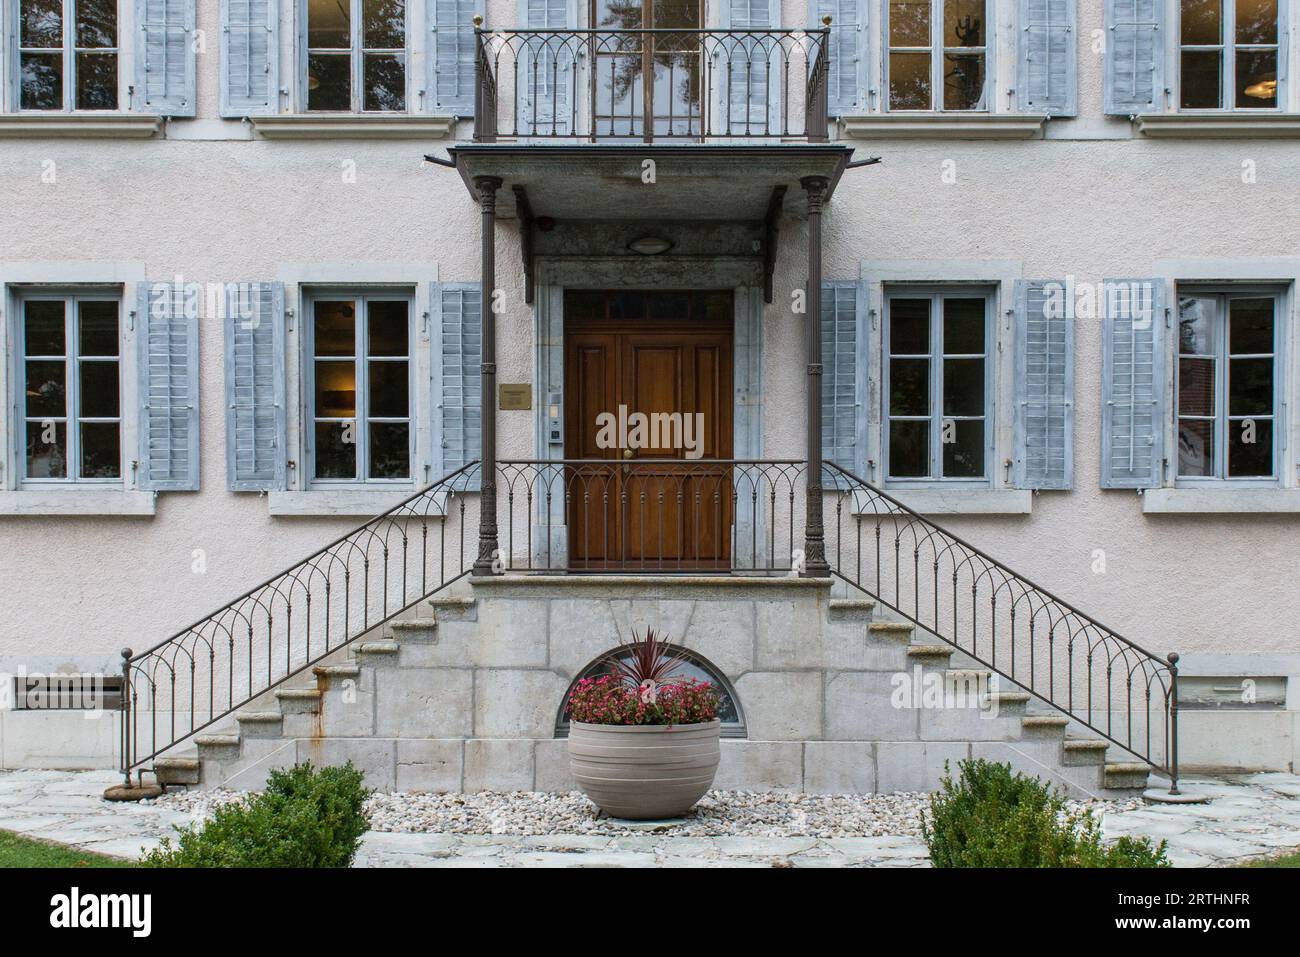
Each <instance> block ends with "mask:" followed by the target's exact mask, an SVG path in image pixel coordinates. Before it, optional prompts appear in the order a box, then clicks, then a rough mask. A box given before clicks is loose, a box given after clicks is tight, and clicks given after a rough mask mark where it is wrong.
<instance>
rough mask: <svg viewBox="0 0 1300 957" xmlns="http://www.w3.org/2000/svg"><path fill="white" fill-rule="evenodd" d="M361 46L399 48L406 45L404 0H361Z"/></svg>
mask: <svg viewBox="0 0 1300 957" xmlns="http://www.w3.org/2000/svg"><path fill="white" fill-rule="evenodd" d="M361 26H362V29H363V31H364V33H363V39H362V41H361V42H362V46H365V47H367V48H368V49H371V50H400V49H402V48H403V47H405V46H406V0H362V7H361Z"/></svg>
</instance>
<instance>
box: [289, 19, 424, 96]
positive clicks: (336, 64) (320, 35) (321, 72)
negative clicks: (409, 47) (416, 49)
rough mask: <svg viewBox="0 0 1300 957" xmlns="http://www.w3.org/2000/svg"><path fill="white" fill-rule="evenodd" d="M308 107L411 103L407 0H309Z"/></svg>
mask: <svg viewBox="0 0 1300 957" xmlns="http://www.w3.org/2000/svg"><path fill="white" fill-rule="evenodd" d="M306 72H307V82H306V89H307V109H308V110H311V111H322V112H343V113H346V112H353V113H356V112H366V113H395V112H401V111H403V110H405V109H406V0H307V64H306Z"/></svg>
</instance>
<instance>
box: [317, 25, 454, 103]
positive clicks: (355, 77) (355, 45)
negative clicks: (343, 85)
mask: <svg viewBox="0 0 1300 957" xmlns="http://www.w3.org/2000/svg"><path fill="white" fill-rule="evenodd" d="M412 3H413V0H405V23H404V26H403V32H402V41H403V43H402V48H401V49H400V50H397V49H390V48H382V49H381V48H379V47H365V46H363V45H362V42H363V41H364V39H365V36H364V31H365V26H364V23H363V18H362V13H363V11H364V6H365V0H348V11H349V17H350V22H349V27H350V32H349V38H348V39H349V42H350V46H349V47H348V58H349V60H350V64H351V68H350V70H349V75H350V77H351V79H352V93H351V106H350V108H349V109H347V110H312V109H309V108H308V99H309V94H310V91H309V90H308V88H307V71H308V67H309V65H310V62H311V54H312V52H313V50H315V49H316V48H314V47H311V46H310V45H309V43H310V41H309V37H308V33H309V26H310V0H298V4H297V8H298V31H297V39H298V69H297V81H298V82H297V86H298V91H299V92H298V97H297V107H298V112H299V113H304V114H309V115H311V116H408V115H410V114H412V113H414V112H415V110H414V109H412V106H411V92H412V85H411V72H412V65H413V62H412V56H411V27H412V23H413V20H412V17H411V8H412ZM426 26H427V24H426ZM320 49H321V50H327V49H331V48H325V47H321V48H320ZM333 52H335V53H339V52H341V51H337V50H335V51H333ZM367 53H389V54H393V53H400V54H401V55H402V57H403V63H404V67H403V90H402V100H403V104H404V105H403V107H402V109H400V110H367V109H365V100H366V95H365V88H364V83H365V61H366V54H367ZM426 55H427V56H430V57H432V56H433V55H434V54H433V52H432V51H426Z"/></svg>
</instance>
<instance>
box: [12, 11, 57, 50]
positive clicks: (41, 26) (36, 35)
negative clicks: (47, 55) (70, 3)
mask: <svg viewBox="0 0 1300 957" xmlns="http://www.w3.org/2000/svg"><path fill="white" fill-rule="evenodd" d="M21 19H22V33H21V37H20V40H19V45H20V46H24V47H37V48H41V49H47V50H48V49H51V48H54V47H61V46H63V0H22V11H21Z"/></svg>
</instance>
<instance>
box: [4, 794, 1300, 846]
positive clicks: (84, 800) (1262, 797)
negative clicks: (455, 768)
mask: <svg viewBox="0 0 1300 957" xmlns="http://www.w3.org/2000/svg"><path fill="white" fill-rule="evenodd" d="M118 779H119V776H118V775H117V774H116V773H114V772H110V771H80V772H78V771H0V829H2V830H9V831H17V832H20V833H23V834H26V835H28V836H30V837H37V838H42V839H44V840H50V841H57V842H59V843H63V844H69V845H74V846H77V847H83V848H86V849H87V850H93V851H97V852H99V853H104V854H112V855H116V856H119V857H125V858H133V857H136V856H138V854H139V853H140V851H141V850H142V849H150V848H153V847H157V846H158V843H159V841H160V840H161V838H162V837H163V836H165V835H168V834H170V833H171V829H172V827H173V826H174V825H180V826H184V825H186V824H188V823H190V822H191V821H192V820H193V819H192V817H191V816H190V815H188V814H185V813H181V812H178V811H175V810H169V809H167V808H165V807H158V806H156V805H147V804H114V803H111V802H108V801H104V800H101V799H100V794H101V793H102V792H103V790H104V788H106V787H108V786H109V785H111V784H115V783H117V781H118ZM1184 789H1185V790H1187V791H1198V792H1200V793H1204V794H1207V795H1209V796H1210V797H1211V801H1210V803H1208V804H1183V805H1178V804H1151V805H1147V806H1145V807H1141V808H1137V809H1135V810H1131V811H1122V812H1117V813H1111V814H1107V815H1106V816H1105V817H1104V818H1103V820H1102V831H1103V833H1104V834H1105V836H1106V837H1107V838H1108V839H1114V838H1116V837H1119V836H1120V835H1123V834H1132V835H1146V836H1150V837H1152V838H1154V839H1156V840H1160V839H1164V840H1167V841H1168V842H1169V856H1170V859H1171V860H1172V861H1173V862H1174V863H1175V864H1176V865H1178V866H1181V867H1212V866H1224V865H1230V864H1234V863H1240V862H1242V861H1244V860H1248V859H1250V858H1254V857H1260V856H1264V855H1268V854H1276V853H1280V852H1283V851H1286V850H1290V849H1293V848H1297V847H1300V776H1297V775H1292V774H1280V773H1268V774H1251V775H1242V776H1239V777H1233V778H1215V779H1210V778H1203V779H1189V780H1187V781H1186V782H1185V783H1184ZM357 866H358V867H566V868H568V867H701V866H703V867H926V866H929V861H928V858H927V855H926V849H925V845H924V844H923V843H922V842H921V841H920V840H919V839H917V838H915V837H909V836H905V835H896V836H894V835H886V836H881V837H842V838H814V837H799V836H794V837H737V836H721V837H672V836H665V835H662V834H654V833H645V832H633V833H628V834H625V835H616V836H598V835H591V834H548V835H534V836H519V835H509V834H450V833H420V834H413V833H398V832H375V831H372V832H370V833H369V834H367V835H366V837H365V840H364V842H363V844H362V847H361V851H360V853H359V854H358V856H357Z"/></svg>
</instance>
